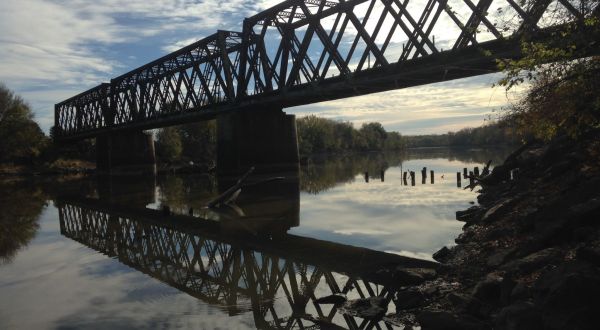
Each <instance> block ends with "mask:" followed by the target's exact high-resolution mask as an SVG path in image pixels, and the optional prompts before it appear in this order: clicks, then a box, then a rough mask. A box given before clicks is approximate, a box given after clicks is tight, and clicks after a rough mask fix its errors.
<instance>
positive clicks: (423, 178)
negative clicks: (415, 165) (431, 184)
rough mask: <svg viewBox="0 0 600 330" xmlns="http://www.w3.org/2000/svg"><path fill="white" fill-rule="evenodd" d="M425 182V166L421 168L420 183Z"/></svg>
mask: <svg viewBox="0 0 600 330" xmlns="http://www.w3.org/2000/svg"><path fill="white" fill-rule="evenodd" d="M425 183H427V167H423V169H422V170H421V184H425Z"/></svg>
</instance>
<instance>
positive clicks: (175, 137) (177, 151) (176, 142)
mask: <svg viewBox="0 0 600 330" xmlns="http://www.w3.org/2000/svg"><path fill="white" fill-rule="evenodd" d="M156 151H157V154H158V158H159V159H161V160H163V161H166V162H173V161H176V160H178V159H179V158H180V157H181V152H182V151H183V144H182V141H181V135H180V133H179V130H178V129H177V127H165V128H161V129H160V130H159V131H158V134H157V140H156Z"/></svg>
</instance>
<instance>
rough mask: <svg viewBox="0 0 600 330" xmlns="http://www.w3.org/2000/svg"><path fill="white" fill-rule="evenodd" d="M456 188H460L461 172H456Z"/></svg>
mask: <svg viewBox="0 0 600 330" xmlns="http://www.w3.org/2000/svg"><path fill="white" fill-rule="evenodd" d="M456 186H457V187H458V188H460V186H461V184H460V172H456Z"/></svg>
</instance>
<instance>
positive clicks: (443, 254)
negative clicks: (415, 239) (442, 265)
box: [432, 246, 450, 262]
mask: <svg viewBox="0 0 600 330" xmlns="http://www.w3.org/2000/svg"><path fill="white" fill-rule="evenodd" d="M449 256H450V249H449V248H447V247H445V246H444V247H443V248H441V249H439V250H438V251H437V252H436V253H434V254H433V255H432V257H433V260H435V261H437V262H446V260H447V259H448V257H449Z"/></svg>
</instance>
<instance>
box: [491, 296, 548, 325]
mask: <svg viewBox="0 0 600 330" xmlns="http://www.w3.org/2000/svg"><path fill="white" fill-rule="evenodd" d="M494 323H495V325H496V329H502V330H538V329H540V330H541V329H543V326H542V317H541V314H540V312H539V310H537V309H536V308H535V306H534V305H533V303H531V302H524V301H519V302H516V303H514V304H512V305H510V306H507V307H504V308H503V309H502V310H500V313H498V316H497V317H496V319H495V322H494Z"/></svg>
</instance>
